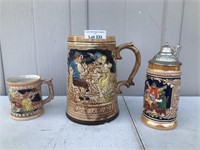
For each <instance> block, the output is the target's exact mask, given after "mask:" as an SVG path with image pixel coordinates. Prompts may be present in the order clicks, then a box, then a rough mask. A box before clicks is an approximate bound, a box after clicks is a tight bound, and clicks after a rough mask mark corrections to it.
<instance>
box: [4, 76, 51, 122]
mask: <svg viewBox="0 0 200 150" xmlns="http://www.w3.org/2000/svg"><path fill="white" fill-rule="evenodd" d="M42 84H47V85H48V87H49V96H48V97H47V98H46V99H44V100H42V93H41V85H42ZM7 87H8V94H9V99H10V102H11V117H12V118H13V119H16V120H29V119H33V118H36V117H39V116H40V115H42V114H43V112H44V109H43V105H44V104H45V103H47V102H49V101H50V100H52V99H53V97H54V92H53V85H52V82H51V80H41V79H40V77H39V76H37V75H23V76H17V77H11V78H8V79H7Z"/></svg>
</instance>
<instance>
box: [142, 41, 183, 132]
mask: <svg viewBox="0 0 200 150" xmlns="http://www.w3.org/2000/svg"><path fill="white" fill-rule="evenodd" d="M180 49H181V46H180V45H177V46H175V47H174V48H171V47H170V46H169V45H168V43H166V44H165V45H164V46H163V47H162V48H161V50H160V52H159V53H158V54H156V55H155V56H154V57H153V59H151V60H150V61H149V65H148V69H147V74H146V81H145V91H144V106H143V115H142V121H143V123H144V124H146V125H147V126H149V127H152V128H155V129H161V130H168V129H173V128H175V127H176V124H177V122H176V118H177V109H178V101H179V95H180V82H181V80H180V76H181V71H180V66H181V62H179V60H178V54H179V51H180Z"/></svg>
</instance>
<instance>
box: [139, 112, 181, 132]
mask: <svg viewBox="0 0 200 150" xmlns="http://www.w3.org/2000/svg"><path fill="white" fill-rule="evenodd" d="M141 120H142V122H143V123H144V124H145V125H147V126H148V127H151V128H154V129H158V130H171V129H174V128H176V126H177V121H173V122H168V123H161V122H157V121H153V120H150V119H148V118H146V117H145V116H143V115H142V117H141Z"/></svg>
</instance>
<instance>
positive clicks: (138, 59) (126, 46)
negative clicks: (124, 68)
mask: <svg viewBox="0 0 200 150" xmlns="http://www.w3.org/2000/svg"><path fill="white" fill-rule="evenodd" d="M124 49H130V50H131V51H132V52H133V53H134V54H135V58H136V60H135V65H134V67H133V69H132V71H131V73H130V75H129V77H128V80H122V81H119V82H117V87H116V92H117V93H118V94H121V93H122V91H121V90H120V86H122V85H125V86H126V87H128V88H129V87H130V86H131V85H134V84H135V83H134V82H133V78H134V77H135V75H136V73H137V71H138V69H139V67H140V64H141V55H140V52H139V50H138V49H137V48H136V47H135V46H134V45H133V43H132V42H131V43H125V44H121V45H119V46H118V47H117V48H116V59H122V57H121V55H120V52H121V51H122V50H124Z"/></svg>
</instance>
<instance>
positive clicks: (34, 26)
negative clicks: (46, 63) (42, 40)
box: [32, 0, 39, 74]
mask: <svg viewBox="0 0 200 150" xmlns="http://www.w3.org/2000/svg"><path fill="white" fill-rule="evenodd" d="M32 10H33V33H34V34H33V35H34V47H35V57H36V71H37V74H39V66H38V63H39V59H38V51H37V42H36V24H35V7H34V0H32Z"/></svg>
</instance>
